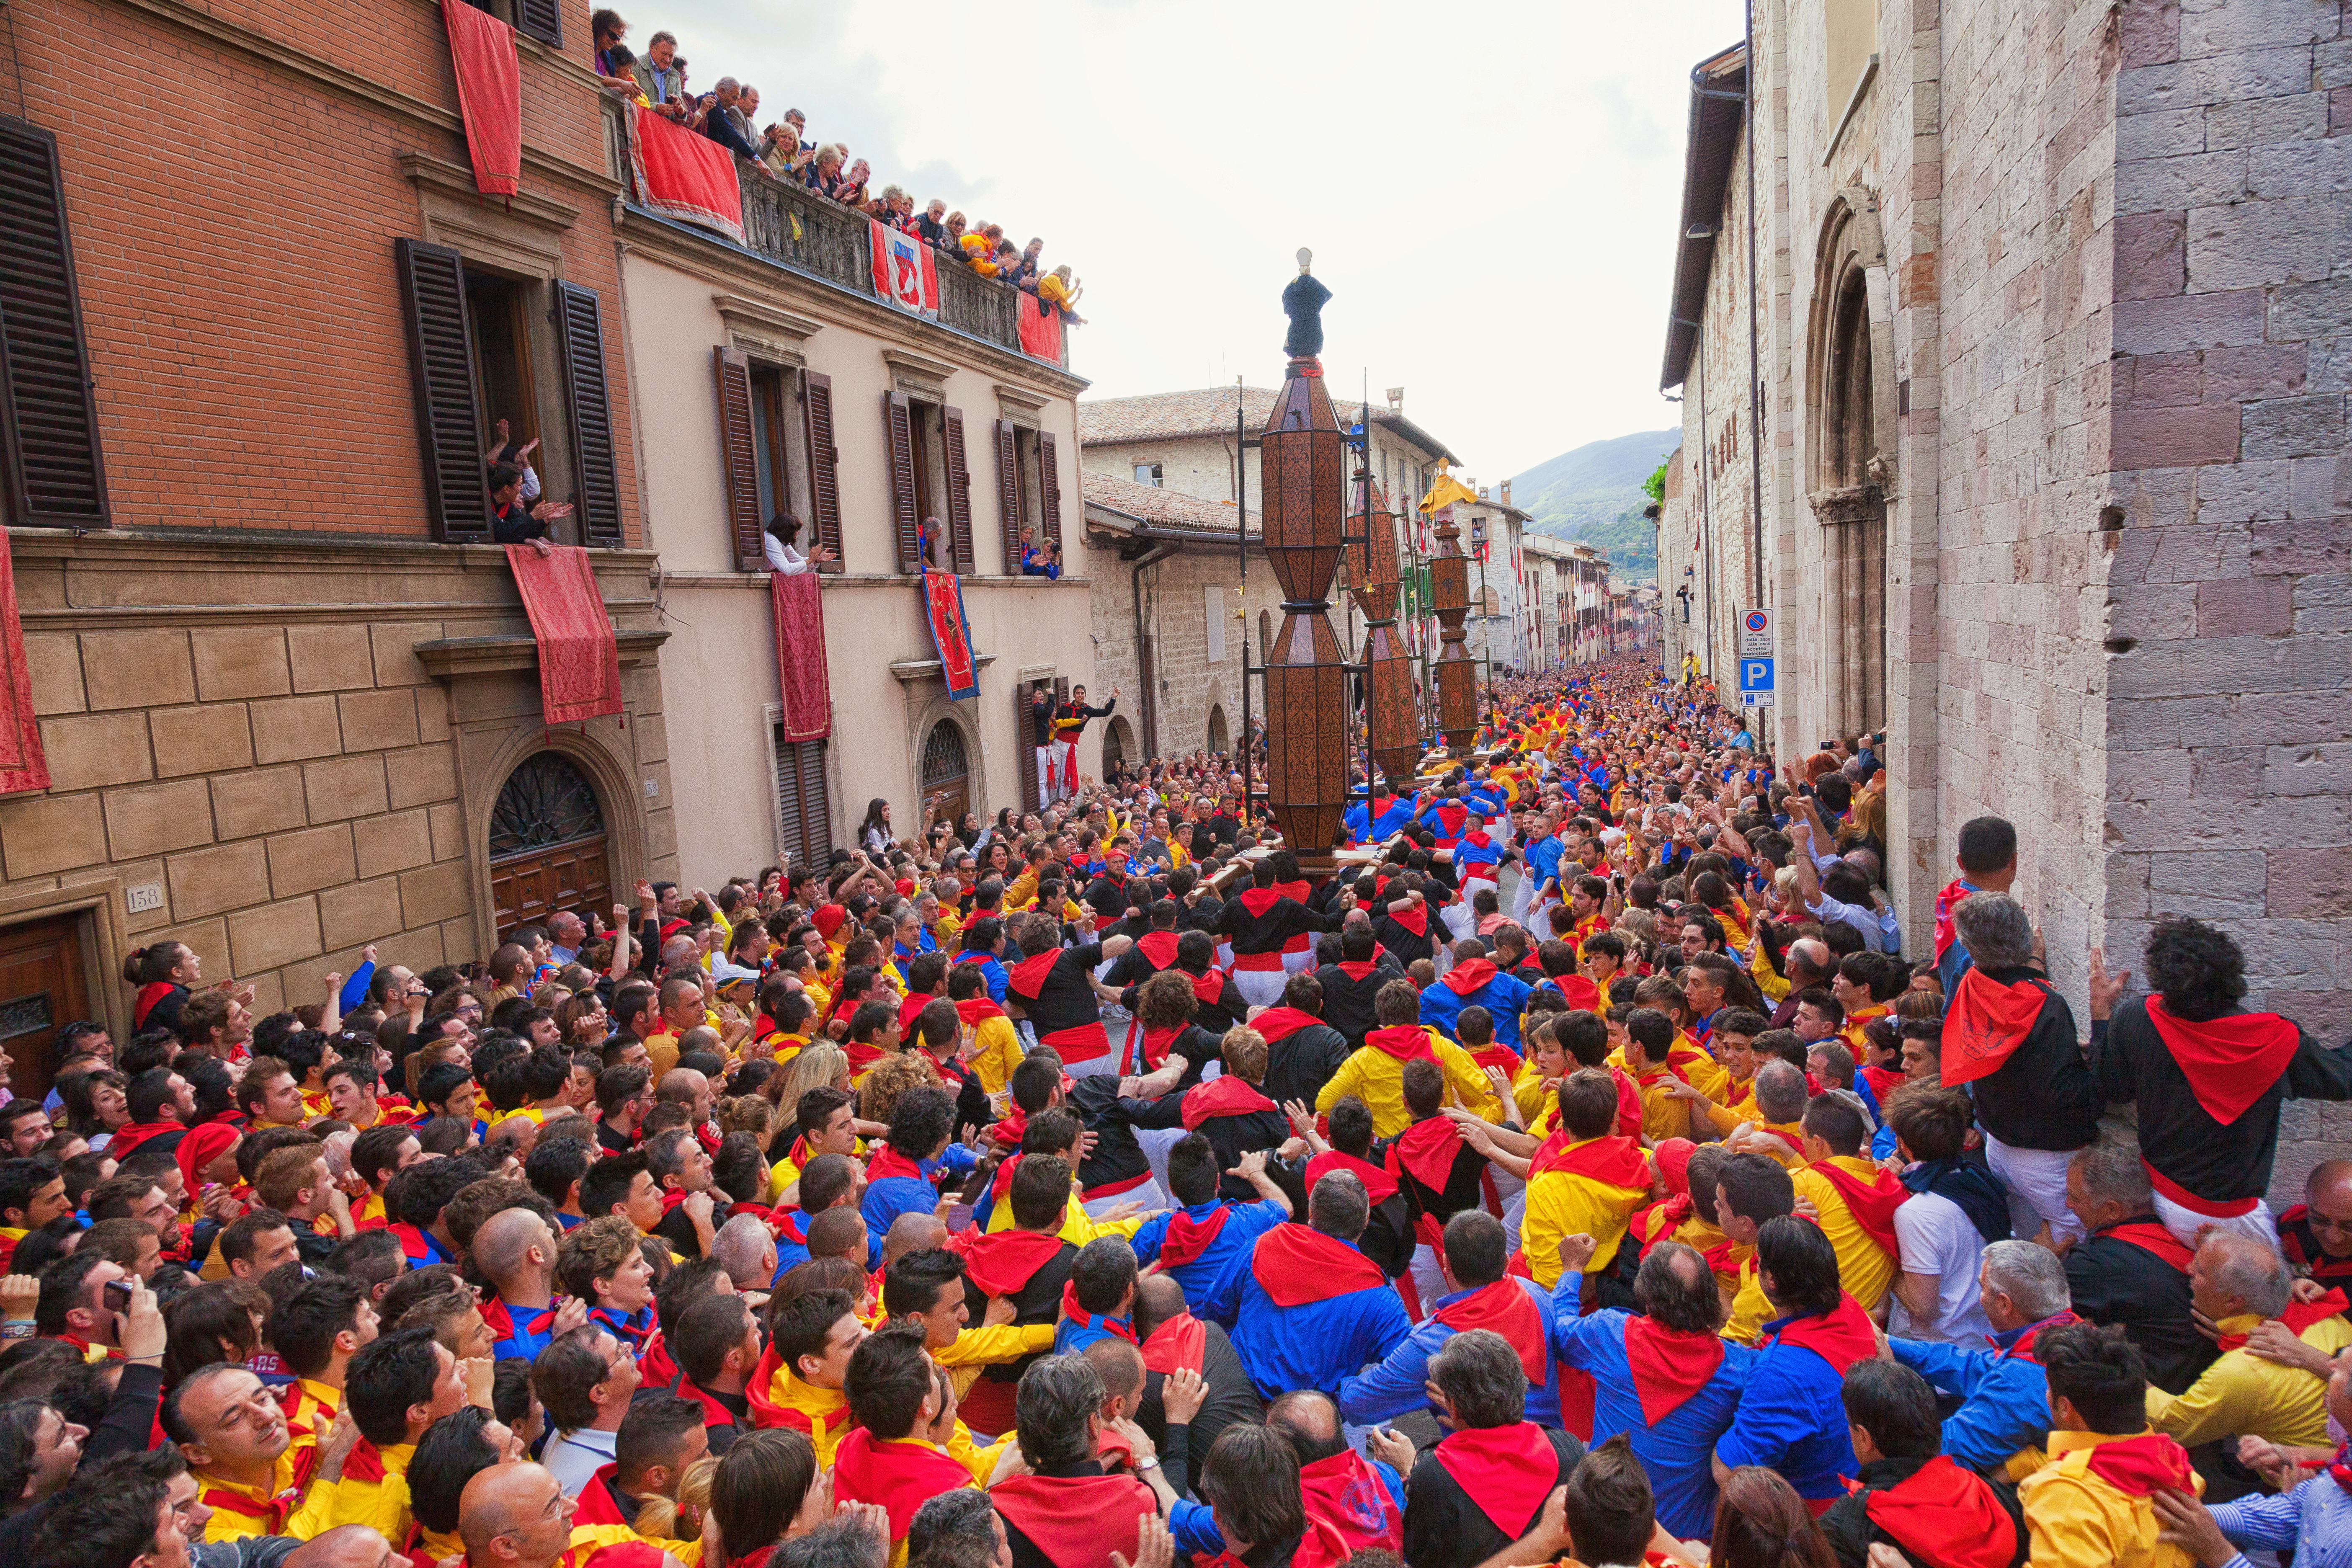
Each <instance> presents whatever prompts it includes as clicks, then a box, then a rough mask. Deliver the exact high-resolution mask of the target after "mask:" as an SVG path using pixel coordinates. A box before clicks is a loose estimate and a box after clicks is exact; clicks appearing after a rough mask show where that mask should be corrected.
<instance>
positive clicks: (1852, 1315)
mask: <svg viewBox="0 0 2352 1568" xmlns="http://www.w3.org/2000/svg"><path fill="white" fill-rule="evenodd" d="M1768 1332H1769V1334H1770V1336H1771V1337H1770V1338H1769V1339H1768V1340H1767V1341H1766V1343H1767V1344H1781V1345H1802V1346H1803V1347H1804V1348H1805V1349H1807V1350H1809V1351H1811V1352H1813V1353H1814V1354H1816V1355H1818V1356H1820V1357H1821V1358H1822V1360H1823V1361H1825V1362H1827V1363H1830V1370H1832V1372H1834V1373H1837V1374H1838V1375H1839V1376H1840V1377H1843V1376H1844V1375H1845V1373H1846V1368H1848V1367H1850V1366H1852V1365H1853V1363H1856V1362H1858V1361H1868V1360H1869V1359H1870V1358H1871V1357H1872V1356H1874V1355H1876V1354H1877V1353H1878V1336H1877V1335H1876V1334H1874V1333H1873V1332H1872V1331H1871V1326H1870V1314H1869V1313H1867V1312H1865V1311H1864V1310H1862V1303H1861V1302H1859V1301H1857V1300H1854V1299H1853V1297H1852V1296H1849V1295H1846V1294H1845V1293H1844V1292H1843V1291H1841V1292H1839V1294H1838V1304H1837V1305H1836V1306H1834V1307H1832V1308H1831V1309H1830V1310H1828V1311H1826V1312H1814V1313H1811V1314H1810V1315H1809V1316H1806V1317H1802V1318H1791V1319H1790V1320H1788V1321H1785V1322H1783V1323H1782V1324H1781V1325H1780V1328H1778V1329H1777V1330H1769V1331H1768Z"/></svg>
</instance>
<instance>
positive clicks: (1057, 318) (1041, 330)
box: [1020, 294, 1062, 364]
mask: <svg viewBox="0 0 2352 1568" xmlns="http://www.w3.org/2000/svg"><path fill="white" fill-rule="evenodd" d="M1020 300H1021V352H1022V353H1024V354H1027V355H1028V356H1029V357H1030V358H1031V359H1042V360H1046V361H1049V362H1050V363H1054V364H1059V363H1062V312H1061V311H1059V310H1055V309H1054V307H1053V306H1051V305H1048V304H1045V302H1044V301H1042V300H1039V299H1038V298H1037V296H1036V295H1034V294H1023V295H1021V296H1020Z"/></svg>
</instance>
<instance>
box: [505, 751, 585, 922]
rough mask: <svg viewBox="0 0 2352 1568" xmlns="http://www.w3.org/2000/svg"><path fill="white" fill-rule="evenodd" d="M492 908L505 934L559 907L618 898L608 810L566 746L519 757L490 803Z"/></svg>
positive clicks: (571, 907) (581, 906) (578, 907)
mask: <svg viewBox="0 0 2352 1568" xmlns="http://www.w3.org/2000/svg"><path fill="white" fill-rule="evenodd" d="M489 837H490V843H489V848H490V912H491V921H492V923H493V924H494V925H495V926H496V927H497V928H498V935H499V937H500V938H501V939H503V938H504V937H505V936H506V934H507V932H509V931H512V930H514V929H515V928H516V927H518V926H526V925H541V924H544V923H545V922H546V921H547V919H548V917H549V916H551V915H552V914H553V913H555V911H556V910H567V909H568V910H589V909H601V908H604V907H607V906H609V905H610V904H611V902H612V900H613V889H612V865H611V858H610V843H609V836H608V834H607V833H606V830H605V826H604V806H603V805H602V803H600V802H599V801H598V800H597V798H596V788H595V786H594V785H593V784H591V783H589V781H588V775H587V774H586V773H583V772H582V771H581V770H580V767H579V765H578V764H577V763H574V762H573V761H572V759H571V758H570V757H567V756H565V755H564V754H563V753H562V752H553V751H545V752H532V753H531V754H530V756H528V757H525V758H524V759H523V760H522V761H521V762H520V763H517V764H516V766H515V770H514V772H512V773H509V774H508V775H507V781H506V783H505V784H502V785H500V786H499V798H498V802H497V804H496V805H493V806H492V807H491V808H490V836H489Z"/></svg>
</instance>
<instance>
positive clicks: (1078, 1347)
mask: <svg viewBox="0 0 2352 1568" xmlns="http://www.w3.org/2000/svg"><path fill="white" fill-rule="evenodd" d="M1114 1325H1115V1326H1114ZM1121 1329H1124V1330H1126V1332H1125V1333H1124V1334H1122V1333H1120V1332H1119V1330H1121ZM1110 1339H1125V1340H1126V1341H1127V1342H1129V1344H1133V1343H1134V1342H1135V1325H1134V1323H1133V1321H1131V1320H1129V1319H1127V1318H1109V1317H1104V1318H1064V1319H1063V1320H1062V1321H1060V1322H1059V1323H1056V1324H1055V1326H1054V1353H1055V1355H1072V1354H1075V1353H1076V1352H1079V1351H1083V1350H1085V1349H1086V1348H1087V1346H1088V1345H1090V1344H1093V1343H1094V1342H1096V1341H1097V1340H1110Z"/></svg>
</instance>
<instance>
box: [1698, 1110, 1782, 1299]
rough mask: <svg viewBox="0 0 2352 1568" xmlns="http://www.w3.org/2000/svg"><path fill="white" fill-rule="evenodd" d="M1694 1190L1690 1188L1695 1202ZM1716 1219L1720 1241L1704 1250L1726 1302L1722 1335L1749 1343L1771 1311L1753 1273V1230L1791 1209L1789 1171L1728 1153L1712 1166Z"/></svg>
mask: <svg viewBox="0 0 2352 1568" xmlns="http://www.w3.org/2000/svg"><path fill="white" fill-rule="evenodd" d="M1697 1195H1698V1194H1696V1193H1693V1194H1692V1197H1693V1199H1694V1201H1696V1198H1697ZM1714 1203H1715V1222H1716V1224H1717V1226H1721V1227H1722V1230H1723V1236H1724V1245H1723V1246H1722V1247H1719V1248H1717V1249H1715V1250H1713V1251H1710V1252H1709V1253H1708V1254H1707V1255H1706V1261H1707V1267H1708V1268H1712V1269H1714V1270H1715V1286H1716V1289H1717V1290H1718V1291H1720V1292H1722V1295H1723V1301H1724V1324H1723V1337H1724V1338H1725V1339H1727V1340H1729V1341H1731V1342H1733V1343H1734V1344H1742V1345H1753V1344H1755V1343H1756V1342H1757V1341H1758V1340H1759V1338H1761V1337H1762V1333H1763V1328H1764V1325H1765V1324H1766V1323H1767V1322H1769V1321H1771V1319H1772V1318H1773V1317H1774V1316H1775V1314H1774V1312H1773V1310H1772V1304H1771V1302H1769V1301H1768V1300H1765V1299H1764V1287H1763V1284H1762V1283H1761V1281H1759V1279H1758V1278H1757V1269H1756V1233H1757V1232H1758V1231H1759V1229H1761V1228H1762V1227H1763V1225H1764V1222H1765V1221H1766V1220H1768V1219H1778V1218H1779V1217H1780V1215H1785V1214H1793V1213H1795V1212H1796V1208H1797V1189H1796V1185H1795V1184H1794V1183H1793V1182H1791V1181H1790V1176H1789V1173H1788V1172H1787V1171H1785V1170H1783V1169H1782V1168H1781V1167H1780V1165H1779V1164H1778V1163H1775V1162H1773V1161H1771V1160H1769V1159H1767V1158H1766V1157H1765V1156H1764V1155H1761V1154H1732V1155H1729V1156H1727V1158H1726V1159H1725V1160H1724V1162H1723V1163H1721V1164H1720V1165H1718V1166H1717V1167H1716V1173H1715V1197H1714Z"/></svg>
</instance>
